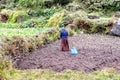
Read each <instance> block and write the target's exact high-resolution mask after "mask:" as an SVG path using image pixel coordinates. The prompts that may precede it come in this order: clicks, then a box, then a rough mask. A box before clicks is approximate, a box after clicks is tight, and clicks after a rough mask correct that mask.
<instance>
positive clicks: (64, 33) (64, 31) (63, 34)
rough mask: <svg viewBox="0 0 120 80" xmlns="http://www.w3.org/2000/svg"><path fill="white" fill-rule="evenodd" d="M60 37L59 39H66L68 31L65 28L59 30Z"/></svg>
mask: <svg viewBox="0 0 120 80" xmlns="http://www.w3.org/2000/svg"><path fill="white" fill-rule="evenodd" d="M60 38H61V39H67V38H68V32H67V31H66V30H65V29H62V30H61V33H60Z"/></svg>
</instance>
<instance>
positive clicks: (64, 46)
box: [61, 39, 69, 51]
mask: <svg viewBox="0 0 120 80" xmlns="http://www.w3.org/2000/svg"><path fill="white" fill-rule="evenodd" d="M61 50H62V51H69V44H68V39H61Z"/></svg>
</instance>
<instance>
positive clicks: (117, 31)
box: [110, 18, 120, 36]
mask: <svg viewBox="0 0 120 80" xmlns="http://www.w3.org/2000/svg"><path fill="white" fill-rule="evenodd" d="M110 34H113V35H117V36H120V18H119V19H118V20H117V21H116V22H115V23H114V25H113V28H112V29H111V31H110Z"/></svg>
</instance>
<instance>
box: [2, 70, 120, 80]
mask: <svg viewBox="0 0 120 80" xmlns="http://www.w3.org/2000/svg"><path fill="white" fill-rule="evenodd" d="M2 76H3V77H4V78H6V79H8V80H120V73H119V72H118V71H116V70H114V69H103V70H99V71H94V72H90V73H85V72H81V71H72V70H66V71H63V72H59V73H58V72H54V71H51V70H41V69H34V70H23V71H22V70H15V69H11V70H3V71H2Z"/></svg>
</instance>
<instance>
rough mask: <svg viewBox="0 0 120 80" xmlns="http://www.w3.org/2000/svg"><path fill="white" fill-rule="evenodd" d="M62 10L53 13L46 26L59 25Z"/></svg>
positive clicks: (62, 14)
mask: <svg viewBox="0 0 120 80" xmlns="http://www.w3.org/2000/svg"><path fill="white" fill-rule="evenodd" d="M63 16H64V12H57V13H55V14H54V15H53V16H52V17H51V18H50V19H49V20H48V23H47V24H46V26H48V27H59V24H60V23H61V21H62V20H63Z"/></svg>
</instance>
